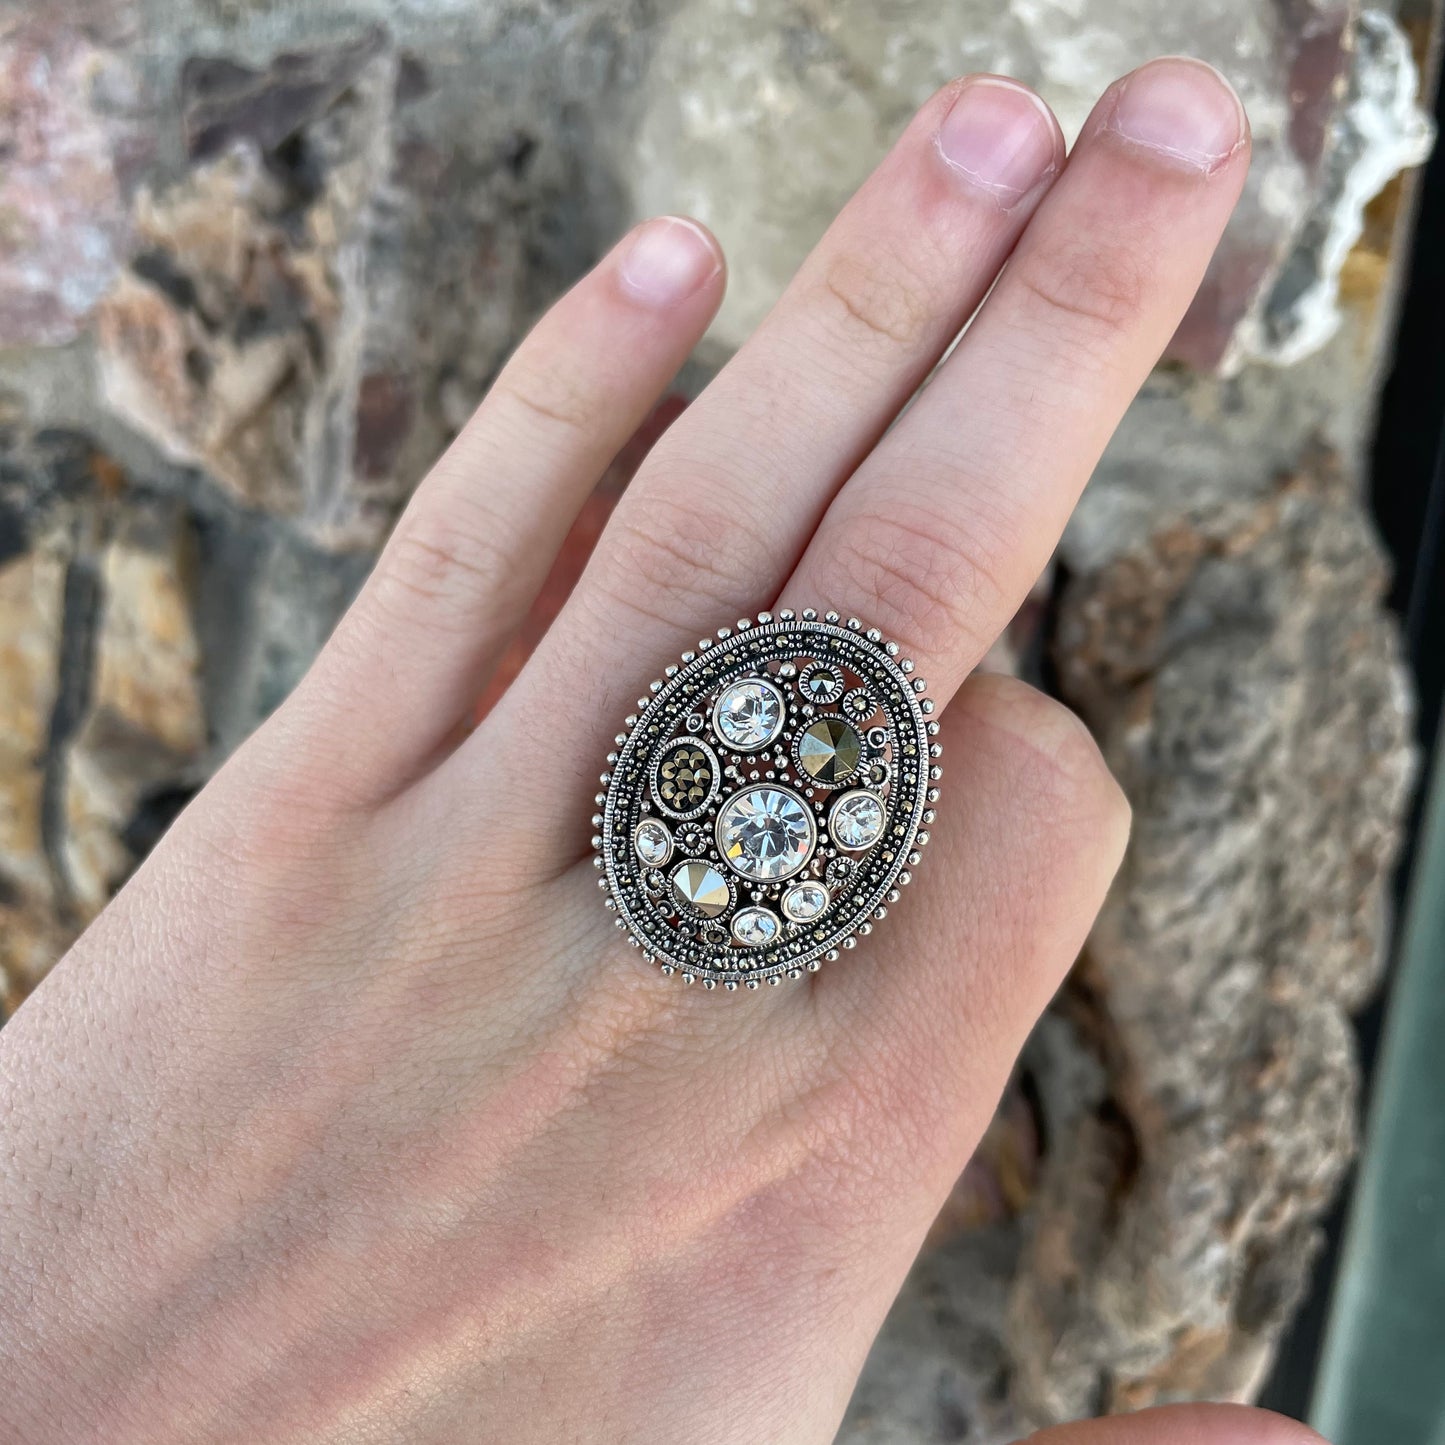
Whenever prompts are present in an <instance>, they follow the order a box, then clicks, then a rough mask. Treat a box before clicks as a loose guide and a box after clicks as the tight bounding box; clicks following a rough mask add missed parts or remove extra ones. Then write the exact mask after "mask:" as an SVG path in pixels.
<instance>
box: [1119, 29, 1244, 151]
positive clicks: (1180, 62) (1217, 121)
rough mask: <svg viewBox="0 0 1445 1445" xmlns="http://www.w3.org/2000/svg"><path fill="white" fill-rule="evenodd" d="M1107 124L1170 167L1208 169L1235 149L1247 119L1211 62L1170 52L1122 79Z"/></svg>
mask: <svg viewBox="0 0 1445 1445" xmlns="http://www.w3.org/2000/svg"><path fill="white" fill-rule="evenodd" d="M1108 125H1109V129H1110V130H1112V131H1114V132H1116V133H1117V134H1118V135H1120V136H1122V137H1123V138H1124V139H1125V140H1127V141H1130V142H1132V143H1133V144H1134V145H1137V146H1141V147H1143V148H1144V149H1145V150H1148V151H1151V152H1153V153H1154V154H1155V155H1157V156H1160V157H1162V158H1163V159H1164V160H1166V161H1168V162H1170V163H1171V164H1173V165H1177V166H1182V167H1184V168H1185V169H1188V170H1194V171H1204V172H1208V171H1212V170H1216V169H1217V168H1218V167H1219V166H1221V165H1223V164H1224V162H1225V161H1227V160H1228V159H1229V158H1230V156H1232V155H1233V154H1234V153H1235V152H1236V151H1237V150H1238V149H1239V148H1240V146H1241V145H1242V144H1243V143H1244V138H1245V135H1246V133H1247V130H1248V125H1249V122H1248V121H1247V120H1246V119H1245V114H1244V107H1243V106H1242V105H1241V104H1240V102H1239V97H1238V96H1237V95H1236V94H1235V93H1234V89H1233V87H1232V86H1231V85H1230V84H1229V82H1228V81H1227V80H1226V79H1225V78H1224V77H1223V76H1222V75H1221V74H1220V73H1219V72H1218V71H1217V70H1216V69H1215V68H1214V67H1213V66H1212V65H1206V64H1205V63H1204V62H1203V61H1202V60H1192V59H1189V58H1188V57H1184V56H1178V57H1176V56H1171V57H1169V58H1168V59H1166V60H1155V61H1151V62H1150V64H1148V65H1146V66H1144V67H1143V68H1142V69H1139V70H1136V71H1135V72H1134V73H1133V74H1132V75H1130V76H1128V77H1127V78H1126V79H1125V80H1124V82H1123V83H1122V84H1121V86H1120V87H1119V92H1118V95H1117V97H1116V99H1115V101H1114V109H1113V112H1112V114H1111V115H1110V116H1109V121H1108Z"/></svg>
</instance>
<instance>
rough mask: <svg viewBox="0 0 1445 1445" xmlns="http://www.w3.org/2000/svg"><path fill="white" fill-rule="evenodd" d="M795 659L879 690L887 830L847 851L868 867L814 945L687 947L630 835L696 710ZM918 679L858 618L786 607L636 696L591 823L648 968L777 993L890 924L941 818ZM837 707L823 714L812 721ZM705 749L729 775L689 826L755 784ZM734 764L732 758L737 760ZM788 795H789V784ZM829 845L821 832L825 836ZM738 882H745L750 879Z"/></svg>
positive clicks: (791, 939) (704, 941)
mask: <svg viewBox="0 0 1445 1445" xmlns="http://www.w3.org/2000/svg"><path fill="white" fill-rule="evenodd" d="M799 656H806V657H809V658H813V659H817V658H819V657H826V658H829V659H830V660H832V661H834V662H837V663H839V664H840V665H842V666H843V667H844V668H845V669H846V670H848V671H852V672H854V673H855V675H858V676H862V677H864V678H865V681H869V680H871V681H873V683H874V687H873V689H872V690H873V691H875V693H876V694H877V695H878V700H879V707H880V710H881V711H882V712H883V714H884V716H885V717H886V718H887V729H886V730H887V734H888V738H889V746H890V751H891V754H892V763H891V767H890V773H891V776H890V779H889V783H888V786H889V789H890V792H889V799H888V806H889V810H890V811H889V820H888V828H886V829H885V833H884V836H883V838H882V839H880V841H879V842H878V843H876V844H874V845H873V848H872V849H870V850H868V851H867V852H864V853H860V854H857V855H847V856H851V857H854V858H856V859H857V860H858V863H859V866H858V867H857V868H855V869H853V870H852V872H851V873H850V875H849V878H848V881H847V882H846V883H844V884H843V886H842V887H841V888H834V887H833V886H832V885H829V888H830V892H831V893H832V894H833V900H834V904H836V903H837V902H838V901H839V900H840V899H841V900H843V901H844V902H845V903H846V905H847V906H845V907H844V908H842V909H836V910H835V909H834V906H833V904H830V908H829V910H828V911H826V912H825V913H824V915H823V918H824V919H825V920H827V922H826V924H825V925H824V926H820V927H818V928H817V929H814V930H812V931H811V933H810V935H809V936H808V937H806V938H804V937H802V933H803V928H802V927H798V926H795V927H791V928H790V927H787V926H785V928H784V929H783V930H782V937H781V938H780V940H778V941H775V942H774V943H773V944H770V945H768V946H767V947H764V948H755V949H739V948H736V947H733V946H732V945H731V944H730V943H728V944H723V945H718V944H717V943H716V942H715V941H710V937H709V936H703V931H701V930H695V931H694V932H695V934H696V936H691V937H684V936H683V935H682V934H681V933H680V932H679V931H677V930H675V929H673V928H672V927H671V926H670V925H669V924H668V923H667V921H666V918H665V913H664V910H659V909H657V908H656V907H655V906H654V905H653V904H652V903H651V902H649V900H648V893H647V883H646V879H647V874H648V872H649V870H648V869H647V868H646V867H645V866H643V865H642V864H641V863H640V862H639V861H638V860H637V859H636V857H635V855H633V854H632V853H631V850H630V844H631V837H632V833H633V830H634V829H635V827H636V825H637V822H638V821H640V816H646V815H647V810H646V805H645V803H644V799H645V798H646V797H648V796H650V790H651V779H652V777H653V774H654V771H655V767H656V761H657V759H656V752H657V749H658V748H659V747H661V746H662V745H664V744H665V743H669V742H672V741H675V740H676V741H680V740H682V737H683V736H691V734H690V733H689V732H688V730H687V728H686V726H685V724H686V721H687V719H689V718H690V717H692V716H694V715H695V714H697V713H698V712H699V711H703V712H704V713H706V714H707V715H709V716H710V708H704V707H703V706H702V704H703V703H704V702H705V701H706V699H707V698H708V697H709V696H711V695H712V694H713V693H715V692H716V691H718V690H719V689H721V688H722V687H724V686H726V685H728V684H729V683H731V682H733V681H736V680H740V679H741V678H743V677H746V676H749V675H760V674H762V673H763V670H764V669H765V668H766V666H767V665H768V663H769V662H791V661H792V660H793V659H795V658H796V657H799ZM729 658H731V659H732V660H731V661H729V660H728V659H729ZM850 659H851V660H850ZM860 660H861V661H862V662H866V664H867V666H866V669H865V668H863V667H861V666H859V665H858V664H859V662H860ZM913 673H914V666H913V663H912V662H911V661H910V660H909V659H908V658H904V657H900V656H899V648H898V646H897V644H896V643H893V642H889V641H886V640H885V639H884V638H883V636H882V634H881V633H880V632H879V631H878V630H877V629H875V628H868V629H865V628H864V625H863V623H862V622H860V621H859V620H858V619H857V618H855V617H850V618H848V619H847V621H846V622H845V621H843V620H842V619H841V618H840V617H839V615H838V614H837V613H836V612H829V613H826V614H824V616H823V617H822V618H821V619H820V618H819V616H818V614H817V612H816V611H815V610H814V609H812V608H805V609H803V610H802V611H801V612H796V611H794V610H793V609H791V608H787V609H782V610H780V611H779V612H778V613H777V614H776V615H775V614H772V613H768V612H763V613H759V614H758V617H757V620H756V621H755V622H754V621H753V620H751V619H749V618H743V619H741V620H740V621H739V622H738V623H737V624H736V625H735V626H734V627H720V628H718V630H717V633H716V636H714V637H706V638H703V639H702V640H701V641H700V642H699V643H698V646H697V649H696V650H695V651H689V652H685V653H683V654H682V657H681V659H680V661H679V662H678V663H676V664H673V665H672V666H669V667H668V668H667V669H666V670H665V671H664V674H663V676H662V677H661V678H658V679H656V680H655V681H653V682H652V683H651V684H650V686H649V689H648V692H649V696H646V697H642V698H639V699H638V704H637V706H638V711H637V712H636V713H633V714H632V715H630V716H629V717H628V718H627V719H626V722H625V724H624V729H623V731H622V732H620V733H618V735H617V738H616V749H615V751H613V752H611V753H609V754H608V756H607V771H606V772H604V773H603V774H602V775H601V779H600V781H601V784H602V791H601V792H599V793H598V794H597V799H596V801H597V806H598V808H599V809H600V811H599V812H598V813H596V814H594V815H593V818H592V823H593V827H594V829H595V830H596V832H595V833H594V836H593V839H592V845H593V848H594V849H595V850H596V857H595V858H594V860H593V861H594V863H595V865H596V867H597V868H598V870H599V871H600V873H601V876H600V877H599V879H598V885H599V887H600V889H601V890H602V892H603V894H604V898H603V903H604V906H605V907H607V908H608V909H610V910H612V911H613V912H615V913H616V914H617V918H616V920H615V921H616V924H617V927H618V928H619V929H620V930H622V932H623V933H624V934H625V936H626V938H627V941H628V943H629V944H631V945H632V946H633V947H636V948H640V949H641V950H642V952H643V956H644V958H645V959H646V960H647V961H648V962H651V963H656V964H657V965H658V966H659V967H660V968H661V970H662V972H663V973H665V974H674V973H677V974H681V976H682V979H683V982H684V983H688V984H691V983H693V982H695V981H700V982H701V983H702V986H703V987H704V988H705V989H713V988H716V987H717V986H718V985H719V984H721V986H722V987H723V988H724V989H727V990H735V989H737V988H738V987H739V986H741V987H745V988H749V989H756V988H758V987H759V986H760V985H761V984H762V983H764V982H766V983H769V984H778V983H781V982H782V980H783V979H784V978H795V979H798V978H802V977H803V976H804V975H805V974H807V973H813V972H816V971H817V970H818V969H819V968H820V967H821V965H822V964H823V963H825V962H832V961H834V960H836V959H837V958H839V957H840V955H841V952H842V951H843V950H846V949H852V948H854V947H856V945H857V942H858V939H859V938H861V937H864V936H866V935H867V934H869V933H871V932H872V930H873V925H874V923H875V922H876V921H879V920H881V919H883V918H885V917H886V916H887V913H888V909H889V907H890V906H891V905H892V904H893V903H895V902H897V901H898V899H899V897H900V896H901V889H902V888H904V887H906V886H907V885H908V883H909V882H911V880H912V876H913V875H912V871H911V870H912V869H913V868H915V867H917V866H918V863H919V862H920V860H921V856H922V849H923V848H924V846H925V845H926V844H927V842H928V833H927V831H926V829H927V826H928V825H930V824H931V823H932V822H933V819H934V809H933V804H935V803H936V802H937V800H938V793H939V790H938V786H937V784H938V782H939V780H940V778H941V777H942V768H941V766H940V765H939V762H938V758H939V757H940V755H941V753H942V746H941V744H940V743H939V742H938V740H937V734H938V723H937V721H936V720H935V719H933V718H932V717H931V716H930V714H931V713H932V712H933V709H934V704H933V702H932V700H931V699H930V698H928V697H927V696H926V692H927V684H926V683H925V682H924V681H923V679H921V678H918V677H915V676H913ZM830 711H831V709H830V708H824V707H821V706H813V707H812V708H811V712H809V713H808V714H807V715H808V716H812V715H814V714H817V715H822V714H824V713H825V712H830ZM802 725H803V726H806V723H804V724H802ZM854 725H855V726H857V724H854ZM869 731H872V730H869ZM696 740H697V741H701V742H704V743H706V744H707V746H708V748H709V750H710V751H711V752H713V754H714V755H715V756H716V757H717V760H718V764H719V766H718V769H717V777H716V779H715V781H716V783H717V787H716V788H715V789H714V790H713V791H712V793H711V795H710V797H709V800H708V802H707V804H705V805H704V807H703V808H701V809H699V810H697V811H696V812H695V813H690V814H689V817H690V818H695V817H700V816H701V815H702V814H703V813H705V812H706V811H707V809H708V808H709V807H712V806H713V805H714V804H715V803H717V802H718V800H719V799H720V798H721V797H722V796H723V794H724V792H726V793H727V795H728V796H731V794H732V793H733V792H736V791H740V790H741V789H742V788H744V787H747V786H749V785H751V783H753V782H754V781H756V777H755V776H750V775H749V773H748V772H747V771H746V768H747V767H748V766H750V765H751V764H752V763H753V762H754V761H755V759H750V758H747V757H745V756H744V755H742V754H740V753H736V752H735V750H732V749H729V748H727V747H726V746H723V747H718V746H717V745H716V744H713V743H711V742H709V741H708V740H707V739H705V738H699V739H696ZM729 754H732V755H733V757H734V758H735V761H733V762H731V763H730V762H728V761H727V757H728V755H729ZM861 771H862V770H861V769H860V773H861ZM725 780H726V782H727V784H728V786H727V788H726V789H724V786H723V784H724V781H725ZM782 785H783V786H790V784H788V783H787V782H783V783H782ZM856 786H857V782H856V781H854V782H852V783H850V784H844V785H840V786H835V787H831V788H820V792H822V793H823V794H824V795H825V796H829V795H831V797H832V798H835V799H836V798H837V797H838V796H841V794H842V793H843V792H844V791H847V790H848V789H849V788H850V787H856ZM640 810H641V811H640ZM669 816H671V817H675V816H676V815H668V814H666V813H663V814H662V815H661V820H662V821H665V822H666V821H669ZM890 830H891V834H890ZM819 835H820V837H821V836H823V830H822V829H821V828H820V829H819ZM885 844H887V845H888V846H887V847H886V848H885ZM875 850H877V852H878V857H877V858H876V859H875V858H874V857H873V852H874V851H875ZM885 855H886V861H885ZM680 861H682V859H681V858H680V856H679V852H678V851H677V850H675V851H674V853H673V855H672V862H673V863H674V865H675V864H676V863H677V862H680ZM865 865H866V866H865ZM724 872H725V873H727V869H726V866H724ZM801 876H802V875H800V874H794V875H792V876H791V877H790V878H788V879H786V880H782V884H783V886H785V887H786V886H791V885H792V884H795V883H796V882H798V881H799V878H800V877H801ZM728 880H729V884H730V886H731V885H734V884H737V883H738V882H739V881H740V880H738V879H736V878H733V877H732V876H731V875H730V874H729V875H728ZM742 882H743V883H744V884H746V880H742ZM860 889H861V890H862V891H861V892H860V891H859V890H860ZM735 896H736V897H737V898H738V900H739V901H738V905H737V906H746V902H747V901H751V900H744V899H743V895H742V890H741V889H735ZM829 913H832V915H833V916H832V917H831V918H829ZM722 927H723V929H724V930H726V929H727V928H728V924H727V923H726V922H722ZM714 933H715V930H714Z"/></svg>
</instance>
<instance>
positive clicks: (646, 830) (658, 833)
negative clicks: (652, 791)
mask: <svg viewBox="0 0 1445 1445" xmlns="http://www.w3.org/2000/svg"><path fill="white" fill-rule="evenodd" d="M632 846H633V848H634V849H635V850H636V853H637V856H638V857H639V858H640V859H641V860H642V861H643V862H644V863H645V864H647V866H648V867H649V868H660V867H661V866H662V865H663V864H664V863H666V862H667V860H668V859H669V858H670V857H671V856H672V834H671V833H669V832H668V830H667V824H666V823H659V822H658V821H657V819H656V818H644V819H643V820H642V822H640V823H639V824H638V825H637V829H636V831H635V832H634V833H633V835H632Z"/></svg>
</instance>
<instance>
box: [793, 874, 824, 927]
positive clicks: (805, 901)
mask: <svg viewBox="0 0 1445 1445" xmlns="http://www.w3.org/2000/svg"><path fill="white" fill-rule="evenodd" d="M827 906H828V890H827V889H826V888H824V887H823V885H822V884H821V883H814V882H812V881H811V880H808V881H806V882H803V883H795V884H793V886H792V887H791V888H790V889H788V891H787V892H786V893H785V894H783V912H784V913H786V914H787V915H788V917H789V918H791V919H792V920H793V922H794V923H809V922H811V921H812V920H813V919H815V918H816V917H817V916H818V915H819V914H820V913H821V912H822V911H823V910H824V909H825V908H826V907H827Z"/></svg>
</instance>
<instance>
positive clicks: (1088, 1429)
mask: <svg viewBox="0 0 1445 1445" xmlns="http://www.w3.org/2000/svg"><path fill="white" fill-rule="evenodd" d="M1028 1445H1324V1441H1323V1440H1322V1439H1321V1438H1320V1436H1318V1435H1316V1434H1315V1432H1314V1431H1313V1430H1311V1429H1309V1427H1308V1426H1305V1425H1300V1424H1298V1423H1296V1422H1295V1421H1294V1420H1287V1419H1285V1417H1284V1416H1283V1415H1275V1414H1271V1413H1270V1411H1268V1410H1252V1409H1250V1408H1248V1407H1247V1406H1244V1405H1169V1406H1165V1407H1162V1408H1160V1409H1157V1410H1141V1411H1140V1412H1139V1413H1138V1414H1137V1415H1116V1416H1112V1417H1110V1418H1108V1419H1104V1420H1078V1421H1076V1422H1074V1423H1073V1424H1072V1425H1056V1426H1054V1428H1053V1429H1051V1430H1042V1431H1040V1432H1039V1433H1038V1434H1037V1435H1032V1436H1030V1437H1029V1440H1028Z"/></svg>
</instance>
